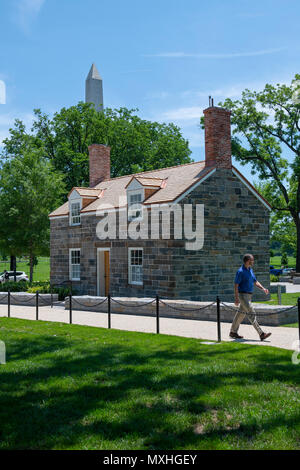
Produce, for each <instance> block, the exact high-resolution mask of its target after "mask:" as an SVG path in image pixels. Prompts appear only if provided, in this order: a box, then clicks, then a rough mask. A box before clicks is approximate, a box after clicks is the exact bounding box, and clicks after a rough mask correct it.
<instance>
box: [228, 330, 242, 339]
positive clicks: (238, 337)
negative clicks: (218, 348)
mask: <svg viewBox="0 0 300 470" xmlns="http://www.w3.org/2000/svg"><path fill="white" fill-rule="evenodd" d="M229 336H230V338H235V339H242V338H243V336H240V335H238V334H237V333H233V332H232V331H231V332H230V333H229Z"/></svg>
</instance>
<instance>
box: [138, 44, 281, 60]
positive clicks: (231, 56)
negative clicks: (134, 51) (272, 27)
mask: <svg viewBox="0 0 300 470" xmlns="http://www.w3.org/2000/svg"><path fill="white" fill-rule="evenodd" d="M285 49H286V48H285V47H279V48H274V49H263V50H260V51H251V52H229V53H225V54H224V53H220V54H202V53H200V54H194V53H186V52H160V53H158V54H145V55H144V57H162V58H169V59H185V58H190V59H236V58H239V57H255V56H260V55H266V54H274V53H276V52H281V51H284V50H285Z"/></svg>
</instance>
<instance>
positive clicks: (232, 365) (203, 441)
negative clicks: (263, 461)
mask: <svg viewBox="0 0 300 470" xmlns="http://www.w3.org/2000/svg"><path fill="white" fill-rule="evenodd" d="M0 339H1V340H3V341H5V343H6V346H7V356H8V357H7V360H8V362H7V364H6V365H0V381H1V388H0V422H1V428H0V433H1V434H0V449H112V450H113V449H114V450H115V449H123V450H124V449H126V450H131V449H146V450H152V449H153V450H155V449H161V450H165V449H168V450H171V449H300V393H299V392H300V373H299V372H300V369H299V368H300V365H298V366H296V365H293V364H292V362H291V351H286V350H282V349H275V348H272V347H267V346H251V345H245V344H238V343H224V344H216V345H212V346H209V345H204V344H201V342H200V341H199V340H196V339H189V338H180V337H174V336H165V335H155V334H147V333H134V332H124V331H118V330H106V329H101V328H92V327H84V326H77V325H65V324H61V323H52V322H35V321H34V322H33V321H26V320H19V319H8V318H1V319H0Z"/></svg>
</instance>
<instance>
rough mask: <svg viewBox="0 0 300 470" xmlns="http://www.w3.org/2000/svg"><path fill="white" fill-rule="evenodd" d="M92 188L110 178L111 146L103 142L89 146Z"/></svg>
mask: <svg viewBox="0 0 300 470" xmlns="http://www.w3.org/2000/svg"><path fill="white" fill-rule="evenodd" d="M89 155H90V188H93V187H94V186H96V184H98V183H100V182H101V181H103V180H107V179H109V178H110V147H107V146H106V145H101V144H92V145H90V146H89Z"/></svg>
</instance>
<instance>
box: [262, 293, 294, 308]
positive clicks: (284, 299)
mask: <svg viewBox="0 0 300 470" xmlns="http://www.w3.org/2000/svg"><path fill="white" fill-rule="evenodd" d="M299 297H300V292H288V293H285V294H281V305H296V304H297V301H298V298H299ZM253 303H254V304H268V305H278V296H277V294H271V300H260V301H259V302H253Z"/></svg>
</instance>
